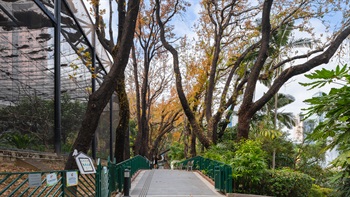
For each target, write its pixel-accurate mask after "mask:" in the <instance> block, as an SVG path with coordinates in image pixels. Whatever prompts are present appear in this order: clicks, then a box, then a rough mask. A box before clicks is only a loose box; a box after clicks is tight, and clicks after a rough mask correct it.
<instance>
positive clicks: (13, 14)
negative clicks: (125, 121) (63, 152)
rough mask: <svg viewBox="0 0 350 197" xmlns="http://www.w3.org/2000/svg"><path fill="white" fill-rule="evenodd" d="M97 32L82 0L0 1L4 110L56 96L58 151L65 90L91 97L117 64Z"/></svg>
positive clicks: (0, 89) (1, 105)
mask: <svg viewBox="0 0 350 197" xmlns="http://www.w3.org/2000/svg"><path fill="white" fill-rule="evenodd" d="M96 37H97V36H96V33H95V31H94V28H93V21H92V19H91V17H90V15H89V12H88V10H87V9H86V7H85V4H84V2H83V1H82V0H56V1H53V0H11V1H10V0H0V109H1V108H4V107H6V106H16V105H17V104H18V103H19V102H21V100H23V99H28V98H33V97H35V98H40V99H43V100H51V101H54V103H55V106H54V113H55V114H54V116H52V117H54V122H55V125H54V128H52V130H53V131H52V132H54V133H55V151H56V152H60V138H61V137H60V136H61V111H62V109H61V106H60V102H61V101H60V99H61V97H62V95H68V97H69V98H70V99H72V100H79V101H87V99H88V96H89V94H91V93H92V92H93V91H94V90H95V89H96V88H98V86H99V84H100V83H101V82H102V80H103V77H104V76H105V75H106V74H107V72H108V70H109V68H110V67H111V65H112V59H111V56H110V55H109V53H108V52H107V51H106V50H105V49H104V48H103V47H102V45H101V44H100V42H99V41H98V39H96ZM111 109H112V108H110V109H109V108H107V110H110V113H112V110H111ZM105 116H106V117H110V116H109V115H105ZM5 119H6V117H5ZM105 120H106V118H105ZM109 121H110V120H109ZM52 122H53V121H52ZM108 123H109V122H108ZM108 123H106V124H107V125H108V126H110V125H112V124H108ZM77 124H79V123H77ZM102 127H106V126H102ZM110 127H112V126H110ZM1 132H6V130H5V131H0V134H1ZM110 147H111V145H110Z"/></svg>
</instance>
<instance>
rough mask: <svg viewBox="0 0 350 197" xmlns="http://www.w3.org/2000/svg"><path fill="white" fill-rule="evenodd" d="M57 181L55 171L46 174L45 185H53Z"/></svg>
mask: <svg viewBox="0 0 350 197" xmlns="http://www.w3.org/2000/svg"><path fill="white" fill-rule="evenodd" d="M56 183H57V174H56V173H51V174H48V175H46V185H47V186H53V185H56Z"/></svg>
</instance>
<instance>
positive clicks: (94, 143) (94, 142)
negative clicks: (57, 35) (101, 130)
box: [91, 48, 97, 160]
mask: <svg viewBox="0 0 350 197" xmlns="http://www.w3.org/2000/svg"><path fill="white" fill-rule="evenodd" d="M91 51H92V69H93V74H92V73H91V88H92V92H95V91H96V78H95V76H96V52H95V48H92V49H91ZM96 148H97V139H96V131H95V134H94V137H93V139H92V144H91V153H92V155H91V157H92V158H93V159H94V160H96Z"/></svg>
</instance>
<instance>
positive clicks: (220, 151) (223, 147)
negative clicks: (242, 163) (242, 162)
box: [203, 141, 234, 164]
mask: <svg viewBox="0 0 350 197" xmlns="http://www.w3.org/2000/svg"><path fill="white" fill-rule="evenodd" d="M203 156H204V157H205V158H208V159H211V160H215V161H221V162H223V163H226V164H229V163H231V162H232V159H233V158H234V142H233V141H227V142H222V143H218V144H216V145H215V146H211V147H210V148H209V149H208V150H207V151H206V152H205V153H204V155H203Z"/></svg>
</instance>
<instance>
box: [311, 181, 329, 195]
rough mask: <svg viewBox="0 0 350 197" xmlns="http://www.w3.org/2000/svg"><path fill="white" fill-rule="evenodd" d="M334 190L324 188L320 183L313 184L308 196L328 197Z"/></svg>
mask: <svg viewBox="0 0 350 197" xmlns="http://www.w3.org/2000/svg"><path fill="white" fill-rule="evenodd" d="M332 192H333V190H332V189H330V188H323V187H320V186H318V185H315V184H312V187H311V190H310V193H309V196H308V197H328V196H331V194H332Z"/></svg>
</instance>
